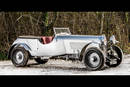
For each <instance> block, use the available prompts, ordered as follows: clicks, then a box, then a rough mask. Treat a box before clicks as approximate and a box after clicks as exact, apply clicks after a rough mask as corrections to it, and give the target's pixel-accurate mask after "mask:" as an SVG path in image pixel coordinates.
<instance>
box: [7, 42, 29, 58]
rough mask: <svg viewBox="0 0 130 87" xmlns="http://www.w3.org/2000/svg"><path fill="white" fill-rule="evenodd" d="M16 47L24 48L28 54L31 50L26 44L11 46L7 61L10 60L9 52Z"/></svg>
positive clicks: (9, 52)
mask: <svg viewBox="0 0 130 87" xmlns="http://www.w3.org/2000/svg"><path fill="white" fill-rule="evenodd" d="M16 47H23V48H24V49H25V50H26V51H28V52H29V53H30V51H31V48H30V47H29V46H28V45H27V44H25V43H18V44H13V45H12V46H11V47H10V49H9V51H8V59H10V55H11V51H12V50H13V49H14V48H16Z"/></svg>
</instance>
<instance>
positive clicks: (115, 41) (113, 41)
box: [110, 35, 119, 44]
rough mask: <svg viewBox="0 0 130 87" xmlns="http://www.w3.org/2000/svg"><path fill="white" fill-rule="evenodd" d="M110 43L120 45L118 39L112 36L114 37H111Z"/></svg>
mask: <svg viewBox="0 0 130 87" xmlns="http://www.w3.org/2000/svg"><path fill="white" fill-rule="evenodd" d="M110 42H112V43H113V44H116V43H118V42H119V41H117V40H116V38H115V36H114V35H112V36H111V37H110Z"/></svg>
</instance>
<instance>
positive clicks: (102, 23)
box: [100, 12, 104, 34]
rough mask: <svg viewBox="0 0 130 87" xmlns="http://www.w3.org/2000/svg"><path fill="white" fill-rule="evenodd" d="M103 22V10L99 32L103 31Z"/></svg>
mask: <svg viewBox="0 0 130 87" xmlns="http://www.w3.org/2000/svg"><path fill="white" fill-rule="evenodd" d="M103 23H104V12H102V19H101V29H100V34H102V31H103Z"/></svg>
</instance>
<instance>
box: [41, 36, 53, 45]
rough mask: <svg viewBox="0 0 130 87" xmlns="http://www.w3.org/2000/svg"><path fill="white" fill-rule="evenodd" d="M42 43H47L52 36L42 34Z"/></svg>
mask: <svg viewBox="0 0 130 87" xmlns="http://www.w3.org/2000/svg"><path fill="white" fill-rule="evenodd" d="M42 39H43V44H48V43H50V42H51V41H52V39H53V37H52V36H43V37H42Z"/></svg>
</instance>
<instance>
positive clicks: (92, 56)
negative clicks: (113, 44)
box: [84, 48, 105, 71]
mask: <svg viewBox="0 0 130 87" xmlns="http://www.w3.org/2000/svg"><path fill="white" fill-rule="evenodd" d="M104 63H105V62H104V56H103V54H102V52H101V51H100V50H98V49H97V48H89V49H88V50H87V51H86V52H85V55H84V64H85V66H86V69H87V70H89V71H95V70H100V69H102V67H103V66H104Z"/></svg>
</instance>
